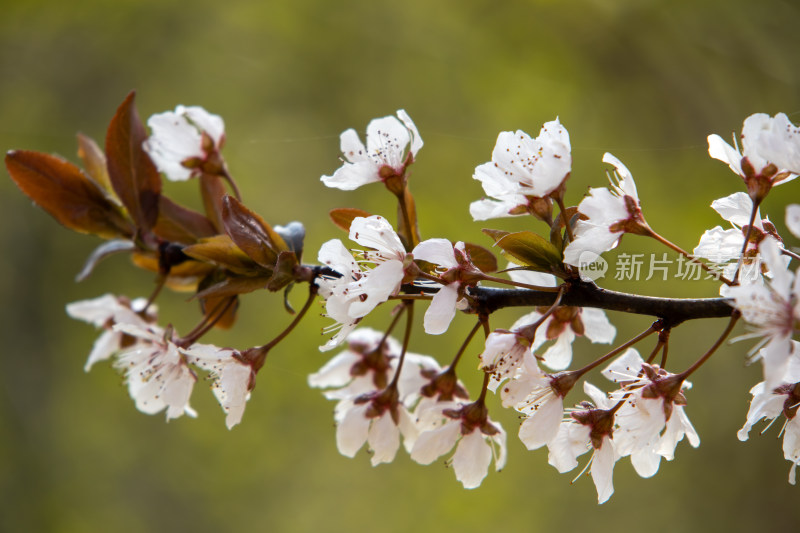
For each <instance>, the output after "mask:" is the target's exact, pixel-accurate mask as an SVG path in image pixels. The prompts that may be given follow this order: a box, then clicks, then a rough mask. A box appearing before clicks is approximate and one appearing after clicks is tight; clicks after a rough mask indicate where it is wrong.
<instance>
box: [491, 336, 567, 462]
mask: <svg viewBox="0 0 800 533" xmlns="http://www.w3.org/2000/svg"><path fill="white" fill-rule="evenodd" d="M578 377H579V376H578V375H577V374H574V373H570V372H562V373H560V374H555V375H550V374H545V373H544V372H542V371H541V369H540V368H539V365H538V364H537V363H536V359H535V358H534V357H533V354H532V353H531V352H527V353H526V354H525V356H524V358H523V360H522V365H521V366H520V368H519V371H518V372H517V375H516V376H515V377H514V379H512V380H511V381H509V382H508V383H506V384H505V385H504V386H503V389H502V391H501V398H502V401H503V406H504V407H511V406H513V407H514V409H516V410H517V411H519V412H520V413H522V414H523V415H525V420H523V422H522V424H521V425H520V427H519V438H520V440H521V441H522V443H523V444H525V447H526V448H528V449H529V450H535V449H537V448H541V447H542V446H544V445H545V444H547V443H549V442H550V441H551V440H553V439H554V438H555V437H556V433H557V432H558V427H559V424H560V423H561V419H562V416H563V414H564V397H565V396H566V395H567V393H568V392H569V391H570V389H572V387H573V386H574V385H575V383H576V381H577V378H578Z"/></svg>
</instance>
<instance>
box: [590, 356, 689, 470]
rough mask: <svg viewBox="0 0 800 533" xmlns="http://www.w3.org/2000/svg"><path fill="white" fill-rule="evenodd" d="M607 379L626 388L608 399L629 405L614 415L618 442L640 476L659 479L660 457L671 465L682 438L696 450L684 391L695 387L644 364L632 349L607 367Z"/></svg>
mask: <svg viewBox="0 0 800 533" xmlns="http://www.w3.org/2000/svg"><path fill="white" fill-rule="evenodd" d="M603 375H604V376H605V377H606V378H608V379H609V380H611V381H613V382H615V383H619V384H620V385H622V388H621V389H619V390H616V391H614V392H612V393H611V395H610V396H611V399H612V400H615V401H624V402H625V404H624V405H622V406H621V407H620V409H619V411H618V412H617V415H616V424H617V428H616V430H615V434H614V440H615V441H616V449H617V451H618V452H619V453H620V455H622V456H628V455H630V456H631V463H632V464H633V467H634V469H635V470H636V473H637V474H639V475H640V476H642V477H651V476H653V475H655V473H656V472H657V471H658V467H659V464H660V462H661V458H665V459H667V460H668V461H671V460H672V459H673V458H674V456H675V447H676V446H677V445H678V442H680V441H681V440H683V438H684V436H685V437H686V438H687V440H688V441H689V444H691V445H692V447H694V448H696V447H698V446H699V445H700V437H699V436H698V435H697V432H696V431H695V429H694V427H693V426H692V424H691V422H690V421H689V418H688V416H686V413H685V410H684V406H685V405H686V397H685V396H684V395H683V392H682V391H683V389H688V388H690V387H691V384H690V383H688V382H687V381H686V380H684V379H683V377H682V376H680V375H676V374H670V373H669V372H667V371H665V370H663V369H661V368H659V367H658V366H657V365H650V364H647V363H645V362H643V360H642V358H641V356H640V355H639V352H637V351H636V350H635V349H633V348H629V349H628V350H627V351H625V352H624V353H623V354H622V355H621V356H620V357H618V358H617V359H615V360H614V361H613V362H612V363H611V364H609V365H608V366H607V367H606V368H605V370H603Z"/></svg>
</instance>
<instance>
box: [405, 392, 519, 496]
mask: <svg viewBox="0 0 800 533" xmlns="http://www.w3.org/2000/svg"><path fill="white" fill-rule="evenodd" d="M429 419H430V420H431V423H430V425H428V426H427V427H425V428H424V429H423V430H422V431H421V432H420V435H419V437H417V440H416V442H415V443H414V447H413V448H412V450H411V459H413V460H414V461H416V462H418V463H420V464H423V465H428V464H431V463H432V462H433V461H435V460H436V459H437V458H439V457H441V456H442V455H444V454H446V453H448V452H449V451H450V450H452V449H453V447H454V446H455V447H456V451H455V453H454V454H453V457H452V459H451V460H450V462H451V464H452V465H453V470H454V471H455V474H456V479H457V480H458V481H460V482H461V483H462V484H463V485H464V488H465V489H474V488H476V487H478V486H480V484H481V482H483V479H484V478H485V477H486V474H487V473H488V470H489V465H490V464H491V462H492V459H493V458H494V464H495V469H496V470H497V471H500V470H501V469H502V468H503V467H504V466H505V462H506V433H505V431H504V430H503V428H502V427H501V426H500V425H499V424H497V423H495V422H493V421H491V420H490V419H489V417H488V414H487V411H486V407H485V406H483V405H482V404H478V403H472V404H467V405H464V404H460V403H455V402H440V404H439V406H438V409H437V411H436V413H430V412H429Z"/></svg>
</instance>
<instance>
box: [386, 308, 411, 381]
mask: <svg viewBox="0 0 800 533" xmlns="http://www.w3.org/2000/svg"><path fill="white" fill-rule="evenodd" d="M403 304H404V305H403V307H405V308H406V331H405V334H404V335H403V348H402V350H401V351H400V360H399V361H398V362H397V370H395V371H394V377H393V378H392V382H391V383H389V386H388V387H386V388H387V389H391V388H395V389H396V388H397V383H398V381H399V380H400V370H401V369H402V368H403V363H404V362H405V360H406V352H407V351H408V344H409V342H410V341H411V328H412V326H413V325H414V301H413V300H409V301H406V302H403Z"/></svg>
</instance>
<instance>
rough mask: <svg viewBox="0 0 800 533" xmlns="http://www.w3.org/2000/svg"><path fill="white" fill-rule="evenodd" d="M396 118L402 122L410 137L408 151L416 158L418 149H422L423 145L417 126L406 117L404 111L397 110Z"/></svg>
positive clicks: (406, 114)
mask: <svg viewBox="0 0 800 533" xmlns="http://www.w3.org/2000/svg"><path fill="white" fill-rule="evenodd" d="M397 116H398V117H399V118H400V120H402V121H403V124H404V125H405V127H406V129H408V132H409V134H410V135H411V146H410V147H409V150H410V151H411V153H412V154H413V155H414V157H416V155H417V152H419V149H420V148H422V145H423V142H422V137H420V136H419V131H418V130H417V126H416V125H415V124H414V121H412V120H411V117H410V116H408V113H406V111H405V109H399V110H398V111H397Z"/></svg>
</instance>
